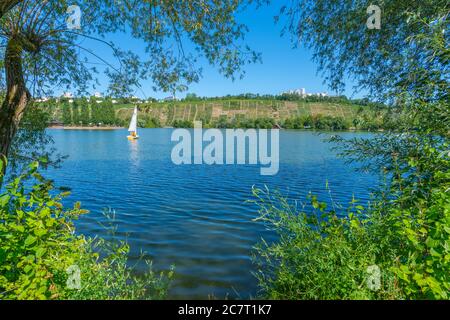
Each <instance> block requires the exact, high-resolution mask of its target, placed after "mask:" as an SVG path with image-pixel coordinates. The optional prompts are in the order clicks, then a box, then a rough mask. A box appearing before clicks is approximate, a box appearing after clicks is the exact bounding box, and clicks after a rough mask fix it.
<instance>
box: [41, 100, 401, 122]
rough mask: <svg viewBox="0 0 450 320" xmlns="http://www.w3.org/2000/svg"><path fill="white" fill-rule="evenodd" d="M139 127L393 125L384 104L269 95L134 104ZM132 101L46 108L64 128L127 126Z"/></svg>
mask: <svg viewBox="0 0 450 320" xmlns="http://www.w3.org/2000/svg"><path fill="white" fill-rule="evenodd" d="M136 105H137V106H138V109H139V126H140V127H147V128H154V127H167V126H171V127H192V126H193V123H194V121H202V123H203V126H204V127H217V128H232V127H241V128H272V127H274V126H280V127H283V128H286V129H304V128H312V129H330V130H347V129H358V130H377V129H387V128H389V127H390V126H392V124H391V123H392V118H393V116H392V114H391V113H390V112H389V111H388V109H387V108H384V107H380V106H375V105H370V104H368V105H362V104H357V103H353V102H351V101H349V102H347V103H342V102H336V101H332V99H328V100H327V99H323V101H302V100H300V99H299V101H280V100H268V99H261V100H258V99H205V100H199V101H177V102H170V103H167V102H164V103H161V102H153V103H142V104H136ZM134 106H135V104H131V103H127V104H123V103H122V104H112V102H111V101H103V102H102V103H96V102H94V103H89V102H87V101H86V100H78V101H75V102H74V103H70V104H69V103H67V102H66V103H62V102H59V103H55V104H54V105H53V106H52V107H50V110H51V112H52V117H53V119H54V120H55V121H57V122H60V123H62V124H64V125H65V126H78V125H83V126H94V125H117V126H126V125H127V124H128V122H129V120H130V118H131V115H132V112H133V108H134Z"/></svg>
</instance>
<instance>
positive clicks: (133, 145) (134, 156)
mask: <svg viewBox="0 0 450 320" xmlns="http://www.w3.org/2000/svg"><path fill="white" fill-rule="evenodd" d="M128 145H129V146H130V152H129V155H130V162H131V164H132V165H133V166H135V167H136V166H139V141H138V140H128Z"/></svg>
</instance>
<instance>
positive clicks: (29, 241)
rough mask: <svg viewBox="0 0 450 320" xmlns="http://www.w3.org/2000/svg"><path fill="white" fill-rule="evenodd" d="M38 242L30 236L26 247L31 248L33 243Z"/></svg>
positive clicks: (26, 240) (26, 241)
mask: <svg viewBox="0 0 450 320" xmlns="http://www.w3.org/2000/svg"><path fill="white" fill-rule="evenodd" d="M35 242H36V237H33V236H32V235H29V236H28V237H27V238H26V239H25V245H26V246H30V245H32V244H33V243H35Z"/></svg>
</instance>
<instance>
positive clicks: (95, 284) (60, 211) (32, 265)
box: [0, 162, 172, 299]
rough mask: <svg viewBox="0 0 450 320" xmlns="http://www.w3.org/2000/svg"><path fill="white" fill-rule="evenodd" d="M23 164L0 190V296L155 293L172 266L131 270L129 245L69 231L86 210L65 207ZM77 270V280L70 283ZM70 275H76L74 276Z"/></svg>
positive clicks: (152, 296)
mask: <svg viewBox="0 0 450 320" xmlns="http://www.w3.org/2000/svg"><path fill="white" fill-rule="evenodd" d="M38 167H39V165H38V163H37V162H34V163H32V164H31V165H30V166H29V170H28V171H27V172H26V173H25V174H22V175H21V176H19V177H18V178H16V179H14V180H13V181H12V182H11V183H10V184H8V185H6V186H5V192H4V193H2V194H1V195H0V299H159V298H162V297H164V295H165V293H166V291H167V288H168V284H169V281H170V278H171V277H172V272H169V274H167V275H165V274H160V275H156V274H155V273H153V272H152V271H151V270H150V271H148V272H146V273H145V274H144V275H143V276H135V275H133V274H134V273H133V270H132V269H131V268H129V267H128V265H127V254H128V251H129V248H128V246H127V244H126V243H123V242H117V243H115V242H106V241H104V240H102V239H91V238H87V237H85V236H83V235H77V234H76V233H75V227H74V224H73V221H74V220H75V219H77V218H78V217H79V216H80V215H82V214H86V213H87V211H85V210H82V209H81V208H80V204H79V203H77V204H75V206H74V208H72V209H65V208H64V207H63V206H62V204H61V200H62V198H63V197H64V196H66V195H67V194H64V193H63V194H60V195H56V196H53V195H52V193H54V190H53V186H52V183H51V182H50V181H48V180H45V179H44V178H43V177H42V176H41V175H40V174H39V172H38ZM70 272H75V276H76V273H78V272H80V282H79V286H78V284H76V283H75V284H76V286H71V285H70V283H71V281H72V280H73V279H74V278H71V277H73V274H71V273H70ZM75 280H76V278H75Z"/></svg>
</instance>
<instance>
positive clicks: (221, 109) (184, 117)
mask: <svg viewBox="0 0 450 320" xmlns="http://www.w3.org/2000/svg"><path fill="white" fill-rule="evenodd" d="M361 108H362V107H361V106H358V105H340V104H336V103H328V102H290V101H265V100H261V101H258V100H232V101H214V102H191V103H190V102H175V103H154V104H145V105H144V104H143V105H140V106H139V109H140V112H141V117H142V116H143V117H144V118H145V117H146V118H152V119H156V120H157V121H159V123H160V124H161V125H162V126H170V125H171V124H173V123H174V122H175V121H184V122H194V121H203V122H204V123H215V122H218V121H220V120H221V119H222V120H226V121H228V122H232V121H234V120H238V121H239V120H244V119H261V118H266V119H273V120H275V122H277V123H278V122H283V121H284V120H286V119H292V118H296V117H301V116H308V115H309V116H312V117H316V116H330V117H340V118H343V119H347V120H352V119H354V118H355V117H357V115H358V114H359V113H360V112H361ZM369 109H370V108H369V107H364V112H366V113H367V112H369V113H373V116H376V115H375V110H372V109H370V110H369ZM116 110H117V111H116V116H117V118H118V119H121V120H123V121H127V120H128V119H130V118H131V114H132V111H133V105H131V104H130V105H120V106H116Z"/></svg>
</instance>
